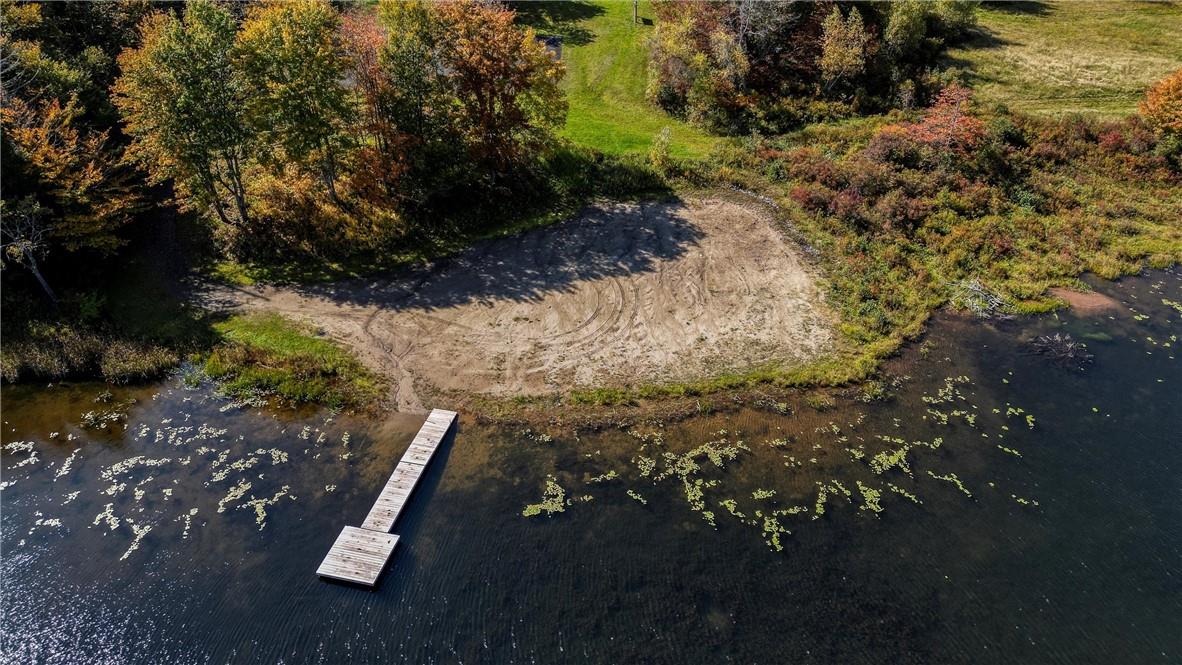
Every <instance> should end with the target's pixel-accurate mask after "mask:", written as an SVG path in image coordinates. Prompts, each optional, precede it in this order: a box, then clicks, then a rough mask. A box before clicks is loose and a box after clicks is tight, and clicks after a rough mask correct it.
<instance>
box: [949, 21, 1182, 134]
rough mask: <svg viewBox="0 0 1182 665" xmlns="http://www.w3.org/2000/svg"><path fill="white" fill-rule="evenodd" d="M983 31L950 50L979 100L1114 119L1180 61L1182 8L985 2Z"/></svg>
mask: <svg viewBox="0 0 1182 665" xmlns="http://www.w3.org/2000/svg"><path fill="white" fill-rule="evenodd" d="M978 18H979V23H980V28H981V33H982V35H981V36H980V37H979V38H977V39H975V40H973V41H972V42H970V43H969V44H967V45H965V46H963V47H960V48H955V49H952V50H951V51H950V52H949V54H948V55H949V61H950V63H951V64H953V65H954V66H959V67H963V68H965V69H968V70H969V71H970V74H971V77H972V81H973V86H974V88H975V89H976V90H977V93H978V96H979V98H980V99H981V100H982V101H984V102H987V103H1002V104H1006V105H1007V106H1009V107H1010V108H1011V109H1013V110H1015V111H1022V112H1025V113H1034V114H1043V115H1056V114H1063V113H1086V114H1089V115H1095V116H1099V117H1104V118H1114V117H1119V116H1123V115H1127V114H1129V113H1133V112H1135V111H1136V108H1137V102H1138V101H1140V99H1141V98H1142V96H1143V95H1144V93H1145V89H1146V87H1148V85H1149V84H1150V83H1152V82H1154V81H1156V80H1158V79H1160V78H1162V77H1163V76H1165V75H1166V74H1167V73H1169V72H1171V71H1173V70H1175V69H1177V68H1178V67H1180V66H1182V39H1179V35H1182V7H1180V6H1179V5H1178V4H1176V3H1171V2H1014V3H991V4H988V5H983V6H982V7H981V8H980V9H979V13H978Z"/></svg>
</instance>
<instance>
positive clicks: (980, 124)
mask: <svg viewBox="0 0 1182 665" xmlns="http://www.w3.org/2000/svg"><path fill="white" fill-rule="evenodd" d="M1168 137H1169V131H1168V130H1163V129H1162V125H1161V123H1160V121H1158V120H1154V119H1153V118H1152V117H1148V118H1142V117H1139V116H1133V117H1129V118H1125V119H1123V120H1119V121H1107V122H1104V121H1096V120H1091V119H1086V118H1083V117H1079V116H1069V117H1064V118H1058V119H1054V118H1036V117H1031V116H1020V115H1012V114H1009V113H1007V112H1005V111H1004V110H996V111H991V112H986V111H983V110H981V109H978V108H975V107H974V105H973V102H972V98H971V95H970V93H969V91H968V90H966V89H964V88H961V87H959V86H956V85H952V86H948V87H946V88H945V89H944V90H942V91H941V92H940V93H938V95H937V96H936V100H935V102H934V104H933V105H932V106H931V107H930V108H928V109H927V110H925V111H924V112H922V113H921V114H918V115H914V114H900V113H897V112H896V113H894V114H891V115H888V116H884V117H877V118H869V119H865V120H863V121H860V122H858V123H853V124H846V125H843V126H841V127H836V126H825V125H817V126H813V127H810V128H808V129H806V130H803V131H801V132H798V133H795V134H790V135H787V136H783V137H777V138H761V139H757V142H756V144H755V145H752V146H751V149H749V150H748V151H745V152H744V153H741V154H748V155H752V156H751V157H749V158H746V159H743V160H739V161H738V162H737V163H736V164H735V165H734V166H735V167H741V168H742V169H746V172H747V173H751V174H756V173H757V175H753V177H756V178H758V179H759V180H762V181H763V182H765V183H769V184H767V185H765V187H768V188H770V191H772V192H775V193H778V194H779V195H780V196H782V197H783V199H784V201H785V203H786V210H787V211H788V215H789V217H790V221H791V223H792V225H793V226H794V227H795V228H797V229H799V230H800V231H802V232H803V233H804V234H805V235H806V236H807V237H808V239H809V241H810V243H811V244H813V245H814V246H815V247H817V248H818V249H819V250H820V251H821V253H822V255H823V257H824V264H825V266H826V276H827V278H828V279H829V284H830V287H831V297H830V302H831V303H832V304H833V305H834V306H835V307H836V308H837V309H838V310H839V311H840V312H841V314H842V321H843V324H842V327H843V330H844V332H845V333H846V336H847V338H848V339H849V340H851V341H852V342H853V343H855V345H856V346H855V348H857V349H860V350H859V353H860V354H869V356H881V355H882V354H884V353H889V352H890V351H892V350H894V349H895V348H897V347H898V345H899V344H900V343H901V341H902V340H903V339H905V338H906V337H908V336H911V335H914V334H916V333H918V332H919V331H920V330H921V327H922V324H923V322H924V321H925V320H926V319H927V317H928V316H929V315H930V314H931V312H932V311H933V310H934V309H935V308H936V307H938V306H939V305H941V304H943V303H946V302H950V301H951V302H952V303H953V304H954V305H957V306H962V307H977V306H979V305H980V303H978V302H974V298H978V297H980V294H993V295H995V296H997V297H998V298H999V299H1000V301H1001V302H1004V303H1006V305H1005V307H1006V309H1005V311H1004V312H1002V313H1007V312H1008V313H1013V312H1038V311H1045V310H1046V309H1048V308H1051V307H1054V306H1055V304H1056V301H1055V299H1054V298H1053V297H1052V296H1050V295H1048V288H1049V287H1051V286H1057V285H1072V284H1075V283H1076V282H1075V280H1076V278H1077V276H1078V275H1079V274H1081V273H1083V272H1093V273H1096V274H1098V275H1101V276H1103V277H1107V278H1113V277H1116V276H1118V275H1121V274H1128V273H1134V272H1138V271H1140V270H1141V269H1142V268H1144V267H1145V266H1153V267H1159V268H1161V267H1167V266H1170V265H1173V264H1176V263H1179V262H1182V226H1180V225H1179V220H1182V170H1179V168H1178V165H1177V163H1176V162H1174V161H1172V160H1171V158H1170V157H1169V155H1168V154H1166V152H1163V151H1164V150H1165V148H1166V141H1168ZM736 170H737V171H738V168H736ZM740 172H741V171H740ZM746 184H747V186H754V185H753V184H751V183H750V182H748V183H746ZM869 356H867V357H869ZM868 362H869V364H858V363H854V364H852V365H851V366H859V367H872V366H874V364H875V363H874V362H870V361H868Z"/></svg>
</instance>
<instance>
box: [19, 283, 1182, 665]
mask: <svg viewBox="0 0 1182 665" xmlns="http://www.w3.org/2000/svg"><path fill="white" fill-rule="evenodd" d="M1096 286H1097V288H1098V290H1100V291H1101V292H1103V293H1106V294H1109V295H1111V296H1112V297H1113V298H1114V299H1115V302H1116V305H1117V307H1115V308H1113V309H1109V310H1103V311H1098V312H1093V313H1091V314H1088V315H1077V314H1074V313H1070V312H1066V313H1062V312H1061V313H1059V314H1057V315H1050V316H1044V317H1038V318H1027V319H1019V320H1012V321H1001V322H986V321H980V320H975V319H966V318H961V317H954V316H942V317H940V318H938V319H937V320H935V321H933V323H932V325H931V327H930V331H929V333H928V334H927V336H926V337H925V338H924V343H923V344H915V345H912V346H911V347H910V348H909V349H907V350H906V351H905V352H904V353H903V354H902V355H901V357H900V358H898V359H896V360H894V361H892V362H891V363H890V364H889V366H888V367H887V372H886V377H887V378H886V379H885V380H884V381H883V386H884V387H885V388H886V397H885V398H884V399H870V396H867V397H866V400H867V401H863V400H862V399H857V395H856V394H854V393H851V394H850V395H849V396H846V397H843V398H840V399H838V400H837V401H836V403H835V404H834V405H833V406H832V407H831V408H826V409H824V410H818V409H817V408H814V407H812V406H809V405H808V404H806V403H805V402H804V400H790V401H788V402H787V403H784V404H780V403H778V399H774V398H769V400H767V401H766V402H762V403H760V404H753V403H748V404H744V405H741V406H738V407H736V408H735V409H733V410H729V411H727V412H720V413H706V414H703V415H702V416H699V417H695V418H693V419H691V420H689V421H685V422H682V423H677V424H671V425H666V426H663V427H661V426H658V425H649V426H637V427H635V428H634V429H633V431H631V432H623V431H612V432H606V433H601V434H594V435H586V434H584V435H582V436H578V437H577V436H575V435H574V434H573V433H571V432H569V431H565V432H564V431H554V432H552V433H551V434H553V440H547V437H546V436H541V435H539V434H538V433H535V432H525V431H520V430H517V429H512V428H493V427H482V426H478V425H477V424H475V423H474V422H473V421H472V420H471V419H469V418H465V419H463V420H462V422H461V425H460V427H459V429H458V433H457V435H456V437H455V440H454V442H452V443H450V444H448V445H447V446H446V447H444V448H442V449H441V450H440V452H439V453H438V454H437V456H436V458H435V460H434V461H433V462H432V466H431V468H430V471H429V473H428V474H427V476H425V478H424V481H423V483H422V484H421V485H420V487H419V489H418V490H417V491H416V493H415V495H414V498H413V500H412V502H411V506H410V508H409V509H408V512H406V513H404V515H403V517H402V518H401V520H400V521H399V523H398V524H397V526H396V528H395V532H396V533H398V534H399V535H400V536H401V540H400V542H399V545H398V549H397V551H396V553H395V556H394V557H393V559H392V562H391V565H390V567H389V569H388V571H387V572H386V574H385V575H384V576H383V577H382V579H381V580H380V581H379V583H378V586H377V587H376V588H375V589H374V590H372V591H370V590H365V589H360V588H355V587H350V586H345V585H339V584H334V583H328V582H323V581H321V580H319V579H318V578H317V577H316V575H315V570H316V567H317V565H318V564H319V562H320V560H321V558H323V556H324V554H325V552H327V550H328V548H329V546H330V545H331V544H332V542H333V540H334V538H335V537H336V535H337V533H338V532H339V531H340V529H341V527H342V526H344V525H346V524H350V525H357V524H359V523H360V522H361V520H362V519H363V518H364V516H365V514H366V512H367V511H368V509H369V506H370V504H371V502H372V501H373V499H374V498H375V497H376V495H377V492H378V490H379V488H380V487H381V485H382V484H383V483H384V480H385V478H386V476H387V475H388V474H389V473H390V471H391V470H392V469H393V468H394V465H395V463H396V461H397V459H398V458H399V457H400V455H401V453H402V451H403V450H404V449H405V447H406V446H407V444H408V443H409V441H410V438H411V436H412V435H413V433H414V432H415V431H416V430H417V428H418V426H419V424H420V423H421V416H419V417H415V416H403V415H395V416H392V417H391V418H389V419H388V420H384V421H382V422H373V421H365V420H359V419H354V418H348V417H342V416H338V417H332V416H331V414H328V413H325V412H318V411H291V410H278V411H276V410H270V409H268V408H265V407H253V406H250V405H235V404H231V403H229V402H227V401H226V400H224V399H221V398H218V397H216V396H215V395H214V394H213V392H212V391H211V390H210V388H209V387H208V386H196V387H186V386H185V384H184V382H183V381H182V380H181V379H180V378H176V379H170V380H168V381H165V382H162V383H160V384H158V385H154V386H150V387H147V388H135V389H114V390H112V391H111V393H112V394H110V395H103V394H102V393H103V392H104V390H105V387H104V386H101V385H95V384H78V385H65V384H61V385H55V386H52V387H45V386H39V387H37V388H29V387H20V388H5V390H4V394H3V421H4V422H3V436H2V442H3V444H4V449H3V452H2V454H0V465H2V468H3V482H4V485H5V487H4V489H3V492H2V495H0V497H2V501H3V506H2V510H3V512H2V516H0V548H2V550H3V553H2V561H0V575H2V577H3V596H4V598H3V602H4V614H3V619H2V626H0V627H2V633H3V636H2V638H0V639H2V644H0V646H2V649H3V657H2V660H3V662H5V663H41V662H48V663H198V662H201V663H204V662H214V663H223V662H242V663H309V662H310V663H365V662H407V663H564V662H615V663H684V662H702V663H705V662H738V663H780V662H794V663H810V662H817V663H836V662H841V663H900V662H940V663H962V662H963V663H1019V662H1020V663H1089V662H1094V663H1177V662H1180V661H1182V480H1180V479H1182V475H1180V473H1182V392H1180V387H1182V363H1179V361H1178V360H1177V356H1178V352H1179V350H1182V349H1180V342H1179V340H1178V337H1179V335H1182V312H1180V311H1179V310H1180V309H1182V304H1179V303H1182V276H1180V274H1179V273H1177V272H1160V271H1159V272H1153V273H1150V274H1148V275H1146V276H1143V277H1139V278H1130V279H1125V280H1121V281H1120V282H1117V283H1097V284H1096ZM1055 332H1067V333H1070V334H1071V335H1072V337H1074V338H1075V339H1076V340H1081V341H1084V342H1086V343H1087V345H1088V351H1089V352H1090V353H1091V354H1093V355H1094V361H1093V362H1092V363H1090V364H1089V365H1087V366H1086V367H1085V368H1084V369H1083V370H1080V369H1078V368H1073V367H1066V366H1061V365H1060V364H1057V363H1055V362H1054V361H1052V360H1051V359H1049V358H1046V357H1044V356H1041V355H1035V354H1033V353H1031V352H1030V345H1029V342H1030V340H1032V339H1033V338H1035V337H1036V336H1039V335H1045V334H1050V333H1055ZM96 398H97V399H98V400H99V401H96ZM131 400H134V403H132V402H131ZM440 406H446V405H440ZM781 412H782V413H781ZM87 414H89V415H87ZM84 423H86V424H88V425H89V426H84ZM346 435H347V436H346ZM547 492H549V498H550V499H551V502H550V503H551V507H553V506H561V507H562V508H563V511H562V512H559V513H555V514H553V515H547V513H546V512H545V510H542V512H541V514H539V515H537V516H534V517H525V516H523V514H522V513H523V510H525V509H526V507H527V506H528V505H530V504H538V503H540V502H542V501H543V499H544V498H546V497H547ZM560 492H561V498H559V493H560ZM847 493H848V495H847Z"/></svg>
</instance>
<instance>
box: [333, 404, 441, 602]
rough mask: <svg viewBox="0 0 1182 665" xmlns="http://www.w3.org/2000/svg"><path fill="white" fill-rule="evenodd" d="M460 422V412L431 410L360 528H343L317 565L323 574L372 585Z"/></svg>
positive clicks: (380, 572)
mask: <svg viewBox="0 0 1182 665" xmlns="http://www.w3.org/2000/svg"><path fill="white" fill-rule="evenodd" d="M455 421H456V413H455V411H445V410H443V409H433V410H432V411H431V413H430V415H428V416H427V420H426V422H424V423H423V426H422V428H420V429H419V432H418V434H416V435H415V438H414V439H413V440H412V441H411V442H410V446H409V447H408V448H407V449H406V452H405V453H403V455H402V459H401V460H399V462H398V466H396V467H395V468H394V472H393V473H392V474H390V478H389V479H388V480H387V481H386V484H385V486H384V487H382V491H381V493H380V494H379V495H378V498H377V500H376V501H374V504H373V507H372V508H370V510H369V514H368V515H366V517H365V521H364V522H362V523H361V528H357V527H351V526H347V527H345V528H344V529H343V530H342V531H341V533H340V535H338V536H337V539H336V542H334V543H333V545H332V548H331V549H330V550H329V551H328V555H327V556H326V557H324V561H323V562H322V563H321V564H320V568H319V569H317V571H316V573H317V574H318V575H320V576H321V577H328V578H331V579H336V580H343V581H346V582H354V583H357V584H365V585H368V586H373V585H374V584H375V583H376V582H377V579H378V577H379V576H380V575H381V574H382V569H384V568H385V567H386V562H387V561H389V560H390V555H391V554H393V552H394V546H395V545H396V544H397V543H398V536H395V535H391V534H390V531H391V529H393V528H394V523H395V522H396V521H398V516H399V515H400V514H401V513H402V509H403V508H405V507H406V502H407V501H408V500H409V499H410V495H411V492H413V491H414V488H415V485H417V484H418V482H419V478H421V477H422V475H423V471H424V470H425V469H426V468H427V464H428V463H430V461H431V458H432V457H433V456H434V455H435V450H436V449H437V448H438V447H439V444H440V443H442V442H443V439H444V438H445V437H446V436H447V433H448V432H449V431H450V430H451V428H452V425H454V424H455Z"/></svg>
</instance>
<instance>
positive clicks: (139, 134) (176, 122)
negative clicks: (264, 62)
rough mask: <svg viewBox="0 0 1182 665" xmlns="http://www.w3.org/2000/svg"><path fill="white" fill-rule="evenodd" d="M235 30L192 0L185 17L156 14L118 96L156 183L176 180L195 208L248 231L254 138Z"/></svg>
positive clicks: (135, 153) (205, 2)
mask: <svg viewBox="0 0 1182 665" xmlns="http://www.w3.org/2000/svg"><path fill="white" fill-rule="evenodd" d="M235 27H236V25H235V21H234V17H233V16H232V15H231V14H230V12H229V11H228V10H227V9H226V8H224V7H223V6H222V5H218V4H214V3H213V2H211V1H210V0H194V1H193V2H189V3H187V4H186V5H185V10H184V18H183V19H182V20H178V19H177V18H176V17H174V16H172V15H170V14H164V13H155V14H152V15H150V16H148V17H147V18H146V19H145V20H144V21H143V22H142V23H141V24H140V46H139V47H138V48H134V49H128V50H125V51H124V52H123V53H121V54H120V55H119V67H120V70H121V72H122V73H121V75H120V76H119V78H118V79H117V80H116V81H115V85H114V87H113V93H114V101H115V104H116V106H117V107H118V108H119V110H120V112H121V113H122V114H123V119H124V126H125V129H126V132H127V134H128V135H129V136H130V137H131V139H132V143H131V146H130V148H129V154H130V156H131V157H132V158H133V159H135V160H137V161H138V162H139V163H141V164H142V165H144V166H145V167H146V169H147V171H148V174H149V176H150V177H151V179H152V180H153V181H154V182H162V181H165V180H167V179H169V178H171V179H173V180H174V181H175V183H176V185H177V187H178V188H179V190H180V191H181V194H182V195H183V197H184V199H185V200H186V202H187V203H189V204H190V205H192V206H194V207H197V208H206V209H208V208H212V209H213V210H214V212H215V213H216V214H217V217H218V219H220V220H221V221H222V222H223V223H225V224H227V225H231V226H237V227H242V226H245V225H247V224H249V222H250V211H249V209H248V205H247V199H246V189H245V186H244V184H243V175H242V174H243V168H244V165H245V162H246V160H247V157H248V154H249V146H250V142H251V134H250V131H249V128H248V126H247V124H246V120H245V117H244V115H243V109H244V106H245V102H246V88H245V86H244V85H243V83H242V79H241V77H240V76H239V75H238V73H237V71H236V70H235V68H234V66H233V65H234V63H233V52H234V32H235ZM227 199H228V200H229V201H230V204H227ZM229 205H233V209H234V210H235V211H236V213H237V214H236V215H232V213H231V212H230V210H229Z"/></svg>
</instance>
